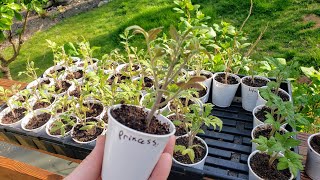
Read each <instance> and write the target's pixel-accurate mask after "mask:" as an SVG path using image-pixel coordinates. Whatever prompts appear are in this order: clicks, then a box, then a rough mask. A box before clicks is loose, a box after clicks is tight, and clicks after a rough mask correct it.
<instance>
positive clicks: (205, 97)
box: [199, 86, 210, 103]
mask: <svg viewBox="0 0 320 180" xmlns="http://www.w3.org/2000/svg"><path fill="white" fill-rule="evenodd" d="M209 93H210V90H209V88H208V87H207V86H206V94H205V95H204V96H202V97H200V98H199V99H200V101H201V102H202V103H206V102H207V101H208V99H209Z"/></svg>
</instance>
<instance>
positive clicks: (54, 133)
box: [49, 116, 77, 136]
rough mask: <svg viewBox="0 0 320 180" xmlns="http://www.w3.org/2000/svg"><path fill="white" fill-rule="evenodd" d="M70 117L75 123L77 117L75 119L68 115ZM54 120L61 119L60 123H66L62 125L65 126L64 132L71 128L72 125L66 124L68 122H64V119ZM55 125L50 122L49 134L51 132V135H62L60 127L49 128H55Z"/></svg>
mask: <svg viewBox="0 0 320 180" xmlns="http://www.w3.org/2000/svg"><path fill="white" fill-rule="evenodd" d="M70 119H71V120H72V121H73V122H74V123H77V119H76V118H75V117H72V116H70ZM56 121H60V122H61V121H62V123H63V124H65V125H66V126H65V127H64V128H65V133H68V132H69V131H70V130H71V129H72V126H71V125H70V124H68V122H66V121H65V120H63V119H59V120H56ZM56 126H57V125H56V124H54V123H52V124H51V127H50V131H49V132H50V134H51V135H56V136H58V135H62V134H61V130H60V128H59V129H57V130H56V131H52V130H51V129H52V128H55V127H56Z"/></svg>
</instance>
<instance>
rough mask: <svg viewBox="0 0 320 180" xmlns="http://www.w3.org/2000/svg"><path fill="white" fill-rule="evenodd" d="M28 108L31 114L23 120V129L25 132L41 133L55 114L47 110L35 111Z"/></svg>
mask: <svg viewBox="0 0 320 180" xmlns="http://www.w3.org/2000/svg"><path fill="white" fill-rule="evenodd" d="M26 108H27V109H28V110H29V111H28V112H29V113H28V114H27V115H26V116H25V117H24V118H23V119H22V121H21V128H22V129H23V130H25V131H32V132H35V133H40V132H41V131H42V130H43V129H44V128H45V126H46V124H47V122H48V121H49V120H50V119H51V118H52V114H53V112H52V111H50V110H49V109H45V108H42V109H37V110H33V109H32V107H31V106H30V105H27V107H26Z"/></svg>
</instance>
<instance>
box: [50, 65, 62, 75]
mask: <svg viewBox="0 0 320 180" xmlns="http://www.w3.org/2000/svg"><path fill="white" fill-rule="evenodd" d="M64 70H66V68H65V67H61V68H59V69H56V70H54V69H51V70H50V72H49V73H50V74H54V73H60V72H62V71H64Z"/></svg>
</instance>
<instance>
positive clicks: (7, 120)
mask: <svg viewBox="0 0 320 180" xmlns="http://www.w3.org/2000/svg"><path fill="white" fill-rule="evenodd" d="M26 111H27V109H25V108H17V109H14V110H13V112H14V114H15V116H13V114H12V112H11V111H10V112H9V113H8V114H6V115H4V116H3V118H2V119H1V123H3V124H12V123H15V122H17V121H19V120H21V119H22V118H23V117H24V116H25V113H26Z"/></svg>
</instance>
